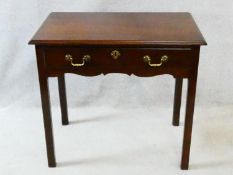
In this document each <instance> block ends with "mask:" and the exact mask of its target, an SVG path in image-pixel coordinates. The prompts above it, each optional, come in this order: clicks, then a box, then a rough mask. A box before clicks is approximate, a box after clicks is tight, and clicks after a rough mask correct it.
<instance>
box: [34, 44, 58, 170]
mask: <svg viewBox="0 0 233 175" xmlns="http://www.w3.org/2000/svg"><path fill="white" fill-rule="evenodd" d="M36 55H37V66H38V73H39V82H40V93H41V103H42V111H43V119H44V130H45V141H46V148H47V157H48V166H49V167H56V158H55V153H54V142H53V128H52V119H51V109H50V99H49V86H48V77H47V76H46V74H45V65H44V54H43V48H42V47H40V46H36Z"/></svg>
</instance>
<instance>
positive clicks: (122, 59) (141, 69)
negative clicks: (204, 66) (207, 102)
mask: <svg viewBox="0 0 233 175" xmlns="http://www.w3.org/2000/svg"><path fill="white" fill-rule="evenodd" d="M29 44H34V45H35V48H36V55H37V65H38V74H39V82H40V91H41V100H42V109H43V119H44V128H45V138H46V146H47V156H48V165H49V167H55V166H56V160H55V153H54V142H53V131H52V119H51V109H50V100H49V88H48V78H49V77H58V85H59V95H60V104H61V113H62V124H63V125H67V124H68V123H69V122H68V113H67V100H66V89H65V79H64V74H65V73H75V74H78V75H82V76H96V75H100V74H104V75H105V74H109V73H124V74H128V75H131V74H134V75H136V76H140V77H150V76H157V75H162V74H170V75H172V76H173V77H174V78H175V79H176V83H175V97H174V112H173V125H174V126H178V125H179V117H180V106H181V91H182V81H183V78H187V79H188V91H187V104H186V115H185V124H184V137H183V149H182V159H181V169H188V166H189V153H190V144H191V133H192V124H193V113H194V103H195V94H196V82H197V73H198V62H199V52H200V46H201V45H206V44H207V43H206V41H205V39H204V38H203V36H202V34H201V33H200V31H199V29H198V27H197V25H196V24H195V22H194V20H193V18H192V16H191V14H189V13H64V12H63V13H62V12H57V13H51V14H50V15H49V16H48V18H47V19H46V21H45V22H44V23H43V25H42V26H41V27H40V29H39V30H38V31H37V33H36V34H35V35H34V37H33V38H32V40H31V41H30V42H29Z"/></svg>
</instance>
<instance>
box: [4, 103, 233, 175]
mask: <svg viewBox="0 0 233 175" xmlns="http://www.w3.org/2000/svg"><path fill="white" fill-rule="evenodd" d="M52 110H53V126H54V137H55V146H56V157H57V163H58V166H57V168H48V167H47V159H46V152H45V151H46V150H45V140H44V130H43V125H42V117H41V109H40V108H31V109H22V108H21V109H20V108H5V109H1V110H0V128H1V132H0V174H1V175H15V174H19V175H20V174H24V175H27V174H34V175H35V174H43V175H46V174H49V175H52V174H56V175H57V174H58V175H59V174H69V175H72V174H78V175H105V174H106V175H119V174H121V175H124V174H125V175H154V174H160V175H161V174H166V175H174V174H205V175H210V174H211V175H215V174H216V175H219V174H224V175H232V174H233V107H232V106H225V107H212V108H200V107H196V110H195V120H194V128H193V139H192V147H191V159H190V170H189V171H182V170H180V169H179V162H180V157H181V148H182V136H183V119H184V117H183V115H184V114H183V110H182V117H181V126H179V127H173V126H172V125H171V118H172V109H171V108H161V107H157V108H145V107H144V108H141V109H140V108H137V109H133V108H131V109H121V108H119V109H118V108H117V109H116V108H111V107H91V108H78V109H69V116H70V121H71V122H70V125H68V126H62V125H61V122H60V111H59V108H53V109H52Z"/></svg>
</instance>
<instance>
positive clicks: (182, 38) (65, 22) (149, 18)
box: [29, 12, 206, 45]
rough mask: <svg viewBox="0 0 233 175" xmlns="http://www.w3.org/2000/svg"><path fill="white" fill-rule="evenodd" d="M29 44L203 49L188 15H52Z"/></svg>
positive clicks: (203, 43) (202, 40)
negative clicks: (159, 46) (184, 46)
mask: <svg viewBox="0 0 233 175" xmlns="http://www.w3.org/2000/svg"><path fill="white" fill-rule="evenodd" d="M29 44H35V45H206V41H205V39H204V38H203V36H202V34H201V32H200V31H199V29H198V27H197V25H196V23H195V21H194V20H193V18H192V16H191V14H189V13H108V12H53V13H51V14H50V15H49V16H48V18H47V19H46V20H45V22H44V23H43V24H42V26H41V27H40V29H39V30H38V31H37V33H36V34H35V35H34V37H33V38H32V40H31V41H30V42H29Z"/></svg>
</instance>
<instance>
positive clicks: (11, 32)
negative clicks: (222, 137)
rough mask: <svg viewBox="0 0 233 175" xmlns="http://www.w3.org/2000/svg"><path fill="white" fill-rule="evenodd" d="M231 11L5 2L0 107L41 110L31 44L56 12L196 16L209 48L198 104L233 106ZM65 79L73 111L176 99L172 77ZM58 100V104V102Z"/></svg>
mask: <svg viewBox="0 0 233 175" xmlns="http://www.w3.org/2000/svg"><path fill="white" fill-rule="evenodd" d="M232 7H233V1H230V0H221V1H220V0H216V1H212V0H205V1H201V0H191V1H181V0H173V1H164V0H143V1H142V0H134V1H130V0H118V1H113V0H95V1H94V0H77V1H71V0H66V1H64V0H56V1H55V0H50V1H46V0H23V1H14V0H1V1H0V21H1V25H0V38H1V39H0V44H1V45H0V58H1V59H0V80H1V83H0V93H1V98H0V107H7V106H8V105H12V104H14V105H17V106H21V105H23V106H39V105H40V96H39V85H38V76H37V67H36V61H35V52H34V47H33V46H29V45H27V42H28V41H29V40H30V38H31V37H32V35H33V34H34V33H35V31H36V29H37V28H38V27H39V26H40V25H41V23H42V22H43V20H44V19H45V18H46V17H47V15H48V14H49V13H50V12H51V11H152V12H158V11H169V12H170V11H171V12H173V11H188V12H191V13H192V14H193V17H194V18H195V20H196V22H197V24H198V26H199V27H200V29H201V31H202V33H203V35H204V37H205V39H206V40H207V42H208V44H209V45H208V46H207V47H202V49H201V55H200V56H201V59H200V67H199V78H198V89H197V104H198V105H199V104H200V105H221V104H223V105H224V104H232V103H233V91H232V87H233V81H232V79H231V77H232V76H233V69H232V65H233V58H232V57H233V49H232V48H233V40H232V36H233V12H232ZM66 79H67V91H68V101H69V105H71V106H74V105H86V104H88V105H97V104H102V105H105V104H110V105H118V104H120V103H121V105H123V106H124V105H127V104H129V103H130V106H132V105H141V104H144V105H166V106H167V105H168V104H171V100H172V99H173V91H174V80H173V77H171V76H163V77H154V78H147V79H141V78H136V77H134V76H132V77H129V76H126V75H118V74H114V75H108V76H105V77H104V76H98V77H94V78H84V77H80V76H74V75H68V76H66ZM50 82H51V84H50V89H51V90H52V92H51V98H52V100H53V98H57V82H56V79H54V78H53V79H51V80H50ZM55 90H56V91H55ZM185 90H186V89H185ZM184 97H185V95H184ZM158 99H159V100H158ZM53 101H54V102H53V105H58V100H57V99H56V100H53Z"/></svg>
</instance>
